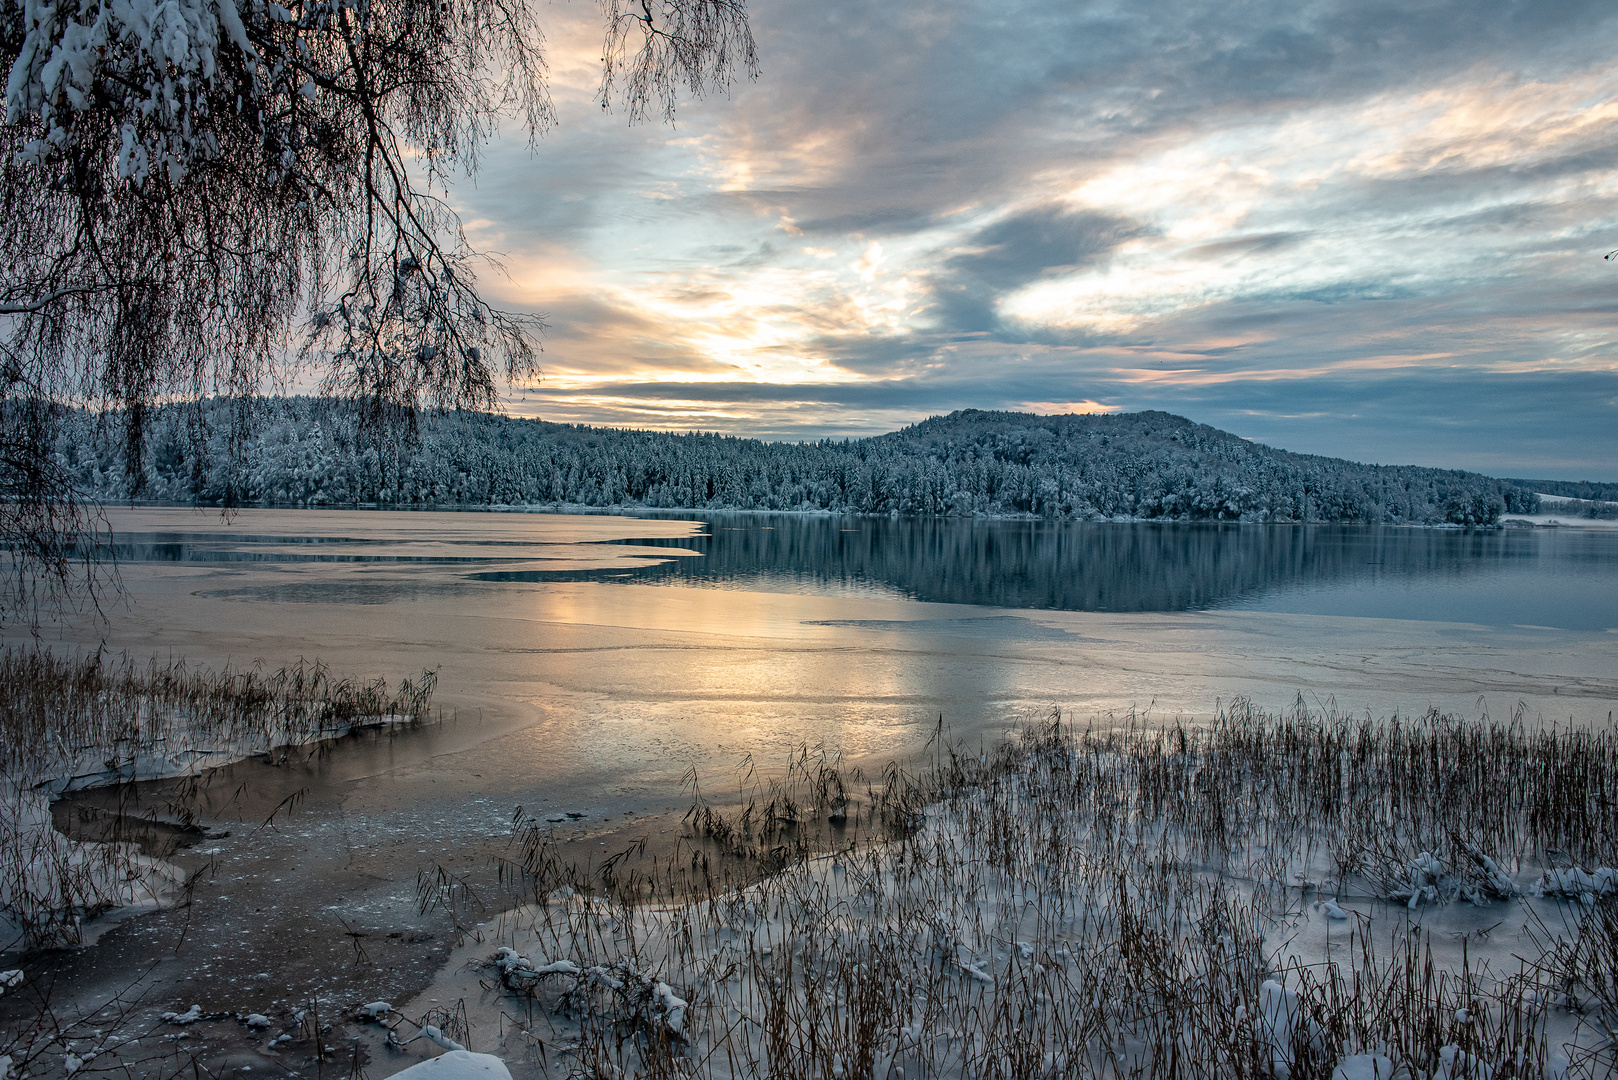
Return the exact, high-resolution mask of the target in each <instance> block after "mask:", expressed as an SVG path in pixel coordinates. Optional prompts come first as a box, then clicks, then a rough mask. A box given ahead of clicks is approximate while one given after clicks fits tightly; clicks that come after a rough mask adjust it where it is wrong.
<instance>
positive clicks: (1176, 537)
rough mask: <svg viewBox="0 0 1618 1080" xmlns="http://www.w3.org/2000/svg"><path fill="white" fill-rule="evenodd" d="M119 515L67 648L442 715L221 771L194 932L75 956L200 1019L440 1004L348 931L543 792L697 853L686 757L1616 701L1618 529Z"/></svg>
mask: <svg viewBox="0 0 1618 1080" xmlns="http://www.w3.org/2000/svg"><path fill="white" fill-rule="evenodd" d="M110 516H111V523H112V525H113V526H114V528H115V529H116V531H117V550H118V555H119V558H120V564H121V575H122V579H123V585H124V593H123V597H122V600H121V601H115V602H111V603H109V604H108V605H107V607H106V619H105V621H104V622H102V623H99V624H97V623H94V622H92V621H86V620H78V621H74V622H71V623H68V624H64V625H61V626H52V627H47V628H45V629H44V631H43V632H42V633H43V639H44V641H45V643H46V644H52V645H54V646H56V647H82V648H95V647H101V646H104V647H106V648H109V649H111V650H113V651H121V650H127V651H128V652H130V653H131V654H132V655H135V656H137V657H147V656H153V655H157V656H161V657H168V656H171V655H176V656H184V657H186V658H188V659H189V660H191V661H193V662H197V663H207V664H214V665H218V664H223V663H232V664H237V665H242V664H252V663H263V664H266V665H268V666H271V667H277V666H280V665H282V664H285V663H288V662H290V661H292V660H294V659H296V658H298V657H300V656H302V657H308V658H311V659H313V658H319V659H321V660H323V661H324V662H326V663H327V664H329V665H330V666H331V667H332V668H333V669H334V670H335V671H338V672H343V673H352V674H355V675H359V676H364V677H374V676H378V675H382V676H387V677H389V678H393V679H396V678H398V677H400V676H402V675H406V674H409V673H412V672H415V671H419V670H421V669H422V668H434V669H436V670H437V671H438V673H439V691H438V694H437V697H436V698H435V701H436V703H437V704H438V705H439V706H440V707H441V708H442V709H443V711H444V720H443V722H442V723H440V724H431V725H427V726H425V727H422V728H420V729H417V730H414V731H409V732H403V733H399V734H396V735H393V736H375V737H364V738H358V739H353V740H349V741H347V742H345V743H343V744H341V745H339V746H338V747H336V748H335V749H334V750H333V751H332V752H331V753H327V754H322V755H318V756H316V757H313V758H310V759H308V760H306V761H302V762H299V763H297V764H296V765H295V766H283V767H272V766H269V765H265V764H263V763H258V762H243V763H241V764H239V765H237V766H233V767H231V768H229V769H226V770H223V771H221V773H220V774H218V777H217V779H216V781H215V783H214V785H213V787H212V788H210V789H209V790H210V792H211V793H212V794H208V795H207V796H206V798H205V799H204V802H205V805H204V806H203V807H202V809H203V810H204V813H205V816H208V815H212V816H213V818H214V819H215V820H216V821H217V822H218V823H220V824H221V825H222V826H228V827H232V828H233V830H234V831H233V835H232V837H231V838H229V839H225V840H222V841H219V842H218V843H212V844H211V845H210V846H208V847H206V848H198V849H196V850H195V851H193V852H190V853H182V855H181V856H178V857H177V859H178V861H180V862H181V863H182V865H185V866H186V867H187V868H188V869H196V868H199V867H206V868H208V869H209V872H210V873H209V876H207V877H206V879H205V880H204V881H203V883H202V884H200V885H199V886H198V889H199V896H202V897H203V898H204V900H205V901H206V902H205V903H201V904H199V905H197V906H196V907H195V908H193V909H191V910H190V911H188V912H187V913H186V915H185V919H186V920H189V921H188V922H187V923H186V926H187V929H184V930H182V929H179V928H178V927H179V922H178V920H179V918H180V917H179V916H178V915H177V914H169V915H163V916H157V917H151V918H146V919H139V920H133V921H131V922H130V923H129V924H127V926H126V927H120V928H119V930H117V931H115V932H113V933H111V934H109V935H108V936H107V937H106V938H105V939H104V941H103V943H102V945H100V946H98V948H97V950H96V963H95V965H91V966H89V967H84V966H80V967H78V968H72V969H71V970H68V969H64V971H63V975H62V977H63V978H65V979H77V980H88V981H85V982H82V983H81V984H79V985H82V986H83V987H84V988H86V989H87V990H93V989H95V988H96V987H98V986H100V985H101V983H102V982H106V983H107V985H110V980H113V979H116V978H119V977H122V976H123V975H124V974H127V973H129V972H139V971H144V970H146V968H147V966H149V965H157V966H156V967H155V968H153V969H152V970H153V971H155V972H157V974H156V975H154V976H153V977H154V978H161V977H165V976H163V972H165V971H168V972H170V975H169V976H167V977H172V978H173V979H183V980H187V981H186V983H185V985H186V988H187V993H190V992H191V991H192V990H193V989H194V990H195V994H196V997H197V999H198V1000H203V999H204V997H205V995H206V994H207V993H216V994H218V995H225V996H228V993H230V992H234V991H233V990H231V989H230V988H231V987H232V985H233V984H234V980H235V979H236V978H237V977H238V976H239V975H240V972H241V971H243V970H247V971H257V970H259V968H260V967H261V966H262V967H264V968H265V969H266V970H270V971H274V972H275V973H276V975H275V981H276V986H275V987H274V989H275V990H276V991H277V993H284V994H286V995H295V994H298V993H304V992H307V991H308V990H310V989H312V988H315V987H320V988H322V991H323V992H328V991H329V992H333V993H336V994H337V995H338V996H339V997H340V998H341V997H342V995H343V994H344V993H347V992H350V991H351V992H352V994H353V995H354V997H353V1000H359V1001H363V1000H372V999H374V998H376V997H390V995H392V994H394V993H396V992H397V993H400V994H403V993H406V992H412V993H413V992H414V990H411V987H416V988H419V987H420V986H421V985H424V982H423V979H424V978H425V977H426V974H429V973H430V972H431V970H433V965H434V963H435V962H436V961H435V960H434V957H435V956H437V955H439V954H432V953H422V954H421V955H420V956H415V954H412V956H414V960H413V961H412V962H413V963H414V964H415V966H411V963H406V960H405V958H394V959H390V960H389V961H388V965H387V970H388V971H389V972H390V973H391V974H389V975H388V976H387V978H389V979H393V980H395V981H396V982H397V983H398V989H397V990H395V989H389V988H388V986H385V985H379V984H377V983H376V982H375V980H376V979H377V978H379V977H380V976H378V975H377V974H376V972H375V971H370V972H369V973H367V972H366V971H359V970H357V969H356V970H352V971H351V970H350V969H349V968H347V967H345V966H344V964H343V962H342V960H343V957H344V956H345V955H346V954H345V952H344V950H345V949H346V950H350V951H352V942H349V941H348V940H346V939H345V938H344V937H343V936H342V935H343V930H342V929H341V926H340V925H339V921H338V920H339V919H341V920H343V923H342V925H348V924H352V923H355V922H356V921H358V922H359V923H363V924H365V925H369V926H376V927H383V926H390V927H391V926H398V927H405V928H409V927H416V928H418V929H420V928H425V929H422V932H423V933H425V932H427V931H428V930H430V929H431V928H432V927H433V926H434V925H436V924H434V923H433V921H432V920H433V919H434V918H438V919H439V920H440V921H441V920H442V917H443V916H442V914H441V913H440V914H439V915H436V916H435V915H429V914H421V913H419V912H418V911H417V903H416V899H417V892H416V890H417V886H418V881H419V879H418V874H419V873H422V872H427V873H432V872H435V869H434V868H444V869H445V870H446V872H452V873H455V872H458V873H465V874H469V875H474V876H476V875H477V874H480V873H485V871H486V870H487V867H489V866H490V865H492V863H491V859H492V858H493V857H496V856H498V855H499V854H500V853H501V852H503V851H504V845H505V843H506V838H507V837H508V836H509V833H510V822H511V817H512V814H513V811H514V810H515V808H516V807H518V806H521V807H523V808H524V809H525V811H526V812H529V813H533V814H539V815H545V816H562V815H564V814H566V813H572V814H576V815H579V817H577V818H576V819H574V818H567V819H565V820H566V824H565V826H563V827H562V828H565V830H566V832H565V837H564V839H565V841H566V848H565V850H566V851H567V852H568V853H569V855H570V857H589V856H590V853H592V852H596V853H599V854H600V855H603V856H604V855H605V854H606V853H607V852H609V851H611V850H614V845H619V844H622V843H623V842H626V841H629V840H635V839H636V838H638V837H643V836H650V837H652V839H653V840H654V841H655V840H656V839H657V837H659V836H665V837H669V838H670V839H672V836H673V835H677V832H678V825H679V815H680V811H681V810H682V809H683V808H684V806H685V805H687V800H688V797H689V796H688V794H687V792H686V790H685V788H684V785H683V784H682V777H684V776H685V775H686V774H687V772H688V770H695V775H696V777H697V778H698V780H699V781H700V782H701V784H702V785H703V789H704V791H705V792H708V793H710V794H712V793H714V792H719V793H723V792H725V791H735V790H736V788H737V786H738V783H739V777H740V776H741V775H742V773H743V771H744V770H746V769H749V768H752V769H757V770H760V771H764V772H767V771H768V770H770V769H771V768H773V767H777V766H779V765H781V764H782V763H784V762H785V761H786V760H787V758H788V756H789V755H791V754H792V753H793V752H794V751H800V750H804V749H807V750H809V751H810V752H817V751H818V752H823V753H826V754H829V755H834V756H837V755H840V756H841V758H842V760H843V761H844V762H845V763H847V764H857V765H860V766H862V767H864V768H866V769H867V770H868V771H872V772H874V771H877V770H879V769H880V768H881V766H882V765H883V764H884V763H885V762H887V761H888V760H891V759H901V760H903V759H905V758H907V757H908V756H910V755H914V754H915V753H917V752H918V751H919V750H921V748H922V747H923V746H924V745H925V743H926V741H927V739H928V737H929V735H931V733H932V732H933V731H934V729H935V725H936V724H937V723H938V722H939V720H940V717H942V720H943V722H944V723H945V724H946V725H947V726H948V727H949V729H950V731H951V733H952V734H953V735H954V736H955V737H958V738H960V739H962V740H964V741H966V742H967V743H969V744H972V745H975V744H977V743H979V742H980V741H981V742H989V741H992V740H993V739H995V738H998V737H999V736H1000V735H1001V734H1002V733H1004V732H1006V731H1007V730H1009V729H1011V728H1013V727H1014V726H1015V725H1016V724H1018V723H1020V722H1021V721H1023V720H1027V719H1030V718H1033V717H1036V716H1043V715H1046V714H1048V713H1049V711H1050V710H1051V709H1052V708H1060V709H1063V710H1064V711H1065V712H1067V713H1068V714H1070V715H1071V716H1072V717H1073V718H1074V719H1075V720H1076V721H1078V722H1080V723H1085V722H1092V721H1094V722H1101V723H1107V722H1127V720H1128V719H1129V718H1130V717H1131V716H1133V717H1136V718H1138V719H1144V720H1145V721H1146V722H1151V723H1168V722H1173V721H1175V720H1177V719H1184V720H1186V721H1189V722H1201V721H1206V720H1207V719H1208V718H1209V717H1210V716H1211V715H1212V714H1213V712H1214V710H1215V708H1216V706H1217V704H1218V703H1219V702H1220V701H1229V700H1230V699H1231V698H1233V697H1236V696H1246V697H1251V698H1253V699H1254V700H1256V701H1257V702H1259V703H1260V704H1263V705H1266V706H1270V707H1277V708H1279V707H1284V706H1287V705H1289V704H1290V703H1292V702H1293V701H1294V700H1295V699H1296V698H1297V697H1298V695H1300V694H1302V695H1304V697H1305V700H1306V701H1308V702H1309V703H1311V704H1313V705H1317V706H1321V707H1325V706H1328V705H1329V706H1332V707H1335V708H1337V709H1339V710H1341V711H1344V712H1348V713H1354V714H1365V713H1367V712H1369V713H1370V714H1372V715H1376V716H1388V715H1392V714H1394V713H1398V714H1400V715H1411V714H1420V713H1422V712H1424V711H1425V710H1427V709H1429V708H1437V709H1441V710H1446V711H1453V712H1459V713H1462V714H1465V715H1468V716H1473V717H1475V716H1478V715H1480V714H1481V713H1483V712H1487V713H1489V714H1490V715H1492V716H1496V717H1504V716H1508V715H1511V714H1512V713H1513V712H1514V711H1520V712H1521V714H1522V715H1523V716H1524V718H1525V720H1526V721H1527V722H1529V723H1539V722H1543V723H1558V724H1566V723H1568V722H1569V721H1570V720H1571V721H1573V722H1576V723H1581V724H1603V725H1604V724H1607V723H1610V716H1611V710H1612V709H1613V708H1614V707H1615V706H1618V530H1608V531H1600V530H1596V529H1561V530H1552V529H1508V530H1500V531H1470V532H1469V531H1458V530H1412V529H1390V528H1370V527H1363V528H1362V527H1349V526H1322V525H1316V526H1259V525H1171V524H1112V523H1094V524H1089V523H1083V524H1048V523H1039V522H1022V521H976V520H960V521H951V520H902V519H898V520H896V519H887V518H881V519H870V518H840V517H831V516H796V515H759V514H681V515H670V514H664V515H656V516H651V515H648V516H644V517H631V516H622V515H557V514H524V513H429V512H423V513H404V512H366V511H296V510H249V511H243V512H241V513H239V514H236V515H235V516H234V517H232V518H231V519H229V520H222V519H221V518H220V516H219V515H218V513H217V512H216V511H192V510H183V509H155V508H138V509H121V510H116V511H112V512H111V515H110ZM24 636H25V635H23V634H21V633H17V632H13V635H12V637H13V640H18V641H20V640H22V638H23V637H24ZM215 795H217V798H215V797H214V796H215ZM293 795H297V799H295V800H293V803H294V804H295V807H296V809H295V812H288V813H285V814H283V815H282V816H281V818H279V819H278V820H277V821H276V822H275V823H274V825H273V827H266V826H264V825H263V824H262V823H263V821H264V819H265V818H266V816H267V814H268V813H269V812H270V811H271V810H273V809H274V808H276V807H277V806H280V805H282V804H283V803H286V802H287V800H289V799H290V798H291V797H292V796H293ZM108 797H109V798H110V797H112V796H110V795H109V796H108ZM209 800H211V801H209ZM233 823H234V824H233ZM479 868H483V869H481V870H480V869H479ZM328 924H329V925H328ZM310 926H317V927H325V928H326V929H329V930H330V933H329V934H328V933H325V932H324V931H323V932H322V933H320V934H315V933H314V932H313V931H309V930H307V928H308V927H310ZM249 929H251V930H253V931H264V932H263V933H257V932H254V933H249V932H248V931H249ZM439 930H442V927H441V926H440V927H439ZM412 932H414V931H412ZM435 932H436V931H435ZM186 933H190V934H193V935H196V938H197V939H198V940H203V941H207V942H209V945H208V948H209V949H210V950H212V949H218V950H219V951H217V952H214V953H211V954H210V955H209V964H204V965H202V966H201V967H198V966H196V965H195V964H194V963H192V962H191V961H189V960H187V961H182V960H180V959H176V958H175V955H176V953H177V950H178V946H176V945H174V939H175V938H176V937H177V936H178V937H181V938H183V937H184V934H186ZM400 940H405V939H400ZM412 940H413V939H412ZM299 942H301V943H304V944H302V945H299V944H297V943H299ZM289 943H292V944H289ZM373 948H381V945H380V944H374V945H373ZM423 948H426V946H423ZM300 950H301V951H300ZM390 955H391V954H390ZM63 963H64V964H66V963H67V961H63ZM210 964H211V965H212V966H209V965H210ZM165 965H167V966H165ZM334 972H336V973H338V974H335V975H334V974H333V973H334ZM349 978H352V979H354V980H356V981H355V982H354V983H353V985H343V984H341V983H339V984H337V985H334V984H333V981H332V980H333V979H349ZM362 978H363V979H367V980H372V981H369V982H360V981H357V980H361V979H362ZM96 980H101V982H97V981H96ZM65 985H67V984H65V983H64V986H65ZM282 985H284V986H285V990H284V991H282V990H281V986H282ZM210 986H212V988H213V989H212V990H210V989H209V987H210ZM186 1000H187V1002H189V1001H190V997H187V999H186Z"/></svg>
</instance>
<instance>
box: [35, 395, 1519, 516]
mask: <svg viewBox="0 0 1618 1080" xmlns="http://www.w3.org/2000/svg"><path fill="white" fill-rule="evenodd" d="M256 407H257V408H259V409H260V410H262V412H263V416H262V417H261V421H262V422H261V423H260V424H259V425H258V427H257V430H258V431H259V432H260V434H258V435H257V437H256V438H254V439H252V440H251V441H249V442H248V443H247V444H246V445H245V446H242V447H240V448H239V450H238V452H237V453H236V454H234V455H233V454H231V453H229V452H227V440H228V439H229V438H230V437H231V435H230V432H231V430H232V426H231V422H230V419H231V417H232V415H233V414H234V408H233V407H232V406H230V405H229V404H228V403H225V402H212V401H210V402H202V403H189V404H182V405H173V406H166V407H164V408H162V409H160V410H158V413H157V415H156V417H155V418H154V423H153V427H152V433H151V436H150V438H149V439H148V440H147V444H146V446H147V449H146V450H145V451H144V454H143V460H142V461H141V462H140V463H139V472H140V475H141V476H142V478H143V480H144V485H143V489H142V491H141V492H140V494H141V496H142V497H143V498H148V499H157V500H165V501H178V502H209V503H211V502H219V501H223V500H230V501H234V502H237V503H242V504H272V505H298V506H323V505H327V506H329V505H355V504H382V505H394V506H425V505H451V506H469V505H556V504H570V505H580V506H593V507H606V506H641V507H665V508H688V509H744V510H819V511H832V512H843V513H869V514H923V515H948V516H980V515H990V516H1018V517H1036V518H1050V519H1074V518H1137V519H1172V520H1243V521H1363V522H1402V523H1411V524H1436V523H1451V524H1461V525H1484V524H1492V523H1494V522H1495V521H1497V520H1498V518H1499V516H1500V514H1501V513H1503V512H1507V511H1510V512H1516V513H1531V512H1533V511H1535V510H1537V509H1538V505H1539V500H1538V498H1537V497H1536V496H1535V495H1534V494H1533V492H1532V491H1531V490H1529V489H1526V488H1523V487H1520V486H1518V485H1517V484H1515V483H1513V482H1511V481H1507V480H1497V479H1493V478H1490V477H1486V476H1482V475H1479V474H1477V473H1470V472H1461V471H1455V470H1445V469H1428V468H1419V467H1415V466H1385V465H1363V464H1359V463H1357V462H1352V461H1345V460H1342V459H1339V458H1328V457H1316V456H1312V455H1307V454H1293V453H1289V452H1287V451H1284V450H1276V449H1273V448H1271V447H1268V446H1262V445H1260V444H1257V443H1253V442H1249V441H1247V440H1245V439H1241V438H1239V437H1237V436H1235V435H1231V434H1230V433H1228V432H1224V431H1219V430H1217V429H1215V428H1211V427H1208V426H1206V425H1203V424H1197V423H1193V422H1192V421H1190V420H1187V419H1185V418H1184V417H1180V416H1174V415H1171V414H1169V413H1164V412H1141V413H1123V414H1113V415H1099V416H1089V415H1070V416H1038V415H1033V414H1028V413H1009V412H984V411H980V410H976V409H968V410H963V411H960V412H954V413H951V414H949V415H948V416H939V417H934V418H932V419H929V420H926V421H923V422H921V423H919V424H915V425H912V426H910V427H907V428H904V429H903V430H901V431H896V432H893V433H891V434H887V435H880V436H874V437H871V438H864V439H848V440H823V441H820V442H812V443H765V442H760V441H758V440H756V439H744V438H734V437H728V436H721V435H712V434H703V433H690V434H669V433H664V432H653V431H634V430H625V429H617V428H591V427H583V426H576V425H570V424H552V423H547V422H544V421H537V420H519V419H513V418H509V417H499V416H490V415H487V414H472V413H451V414H443V415H429V416H424V417H422V418H421V422H420V426H419V429H418V431H417V433H416V437H415V438H414V439H413V440H409V441H407V442H406V443H405V444H403V445H401V444H399V443H398V442H386V441H380V440H376V439H373V438H370V437H368V436H367V434H366V433H365V432H364V431H363V430H362V429H360V428H359V427H358V426H357V424H356V422H355V420H354V419H353V417H352V416H351V415H350V414H349V413H348V412H347V411H346V410H344V408H343V407H342V406H341V405H338V404H334V403H331V402H326V401H321V400H317V399H311V398H287V399H274V400H269V401H265V402H261V403H259V404H258V405H257V406H256ZM236 430H239V428H238V429H236ZM57 449H58V452H59V454H60V455H61V459H60V460H62V462H63V463H64V464H65V465H67V466H68V468H69V469H70V470H71V471H72V472H73V473H74V474H75V475H77V476H78V477H79V478H80V480H81V482H82V483H83V484H84V485H85V486H86V487H87V488H88V489H90V490H91V491H92V492H94V493H95V494H97V495H98V496H100V497H102V498H103V499H109V500H121V499H124V498H127V497H129V496H130V494H131V492H132V487H133V485H131V484H130V483H129V482H128V480H127V479H126V470H125V462H124V457H123V454H124V450H123V447H122V445H121V444H119V443H118V442H117V441H116V440H114V439H112V438H110V437H108V436H107V435H106V434H105V433H104V432H103V431H102V425H101V424H99V423H98V422H97V421H96V419H95V418H94V417H92V416H90V415H89V414H82V415H81V416H80V417H79V418H78V420H77V422H76V423H75V424H74V425H73V426H72V429H71V430H69V431H68V433H67V434H66V435H64V436H63V437H62V439H61V440H60V441H59V445H58V448H57Z"/></svg>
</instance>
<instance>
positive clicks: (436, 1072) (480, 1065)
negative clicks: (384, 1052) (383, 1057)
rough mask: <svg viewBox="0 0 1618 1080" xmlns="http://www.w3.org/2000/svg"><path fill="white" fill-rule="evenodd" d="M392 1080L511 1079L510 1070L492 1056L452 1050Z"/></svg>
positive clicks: (412, 1067)
mask: <svg viewBox="0 0 1618 1080" xmlns="http://www.w3.org/2000/svg"><path fill="white" fill-rule="evenodd" d="M393 1080H511V1071H510V1070H509V1069H507V1068H506V1063H505V1062H503V1061H501V1060H500V1059H499V1058H497V1057H495V1056H494V1055H493V1054H474V1053H473V1052H472V1051H470V1050H451V1051H449V1052H448V1053H445V1054H440V1055H438V1056H437V1057H435V1058H428V1059H427V1060H426V1061H422V1062H418V1063H417V1064H415V1065H412V1066H410V1067H409V1068H408V1069H405V1070H404V1071H403V1072H398V1073H395V1074H394V1075H393Z"/></svg>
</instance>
